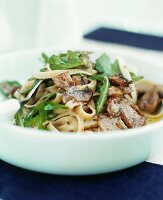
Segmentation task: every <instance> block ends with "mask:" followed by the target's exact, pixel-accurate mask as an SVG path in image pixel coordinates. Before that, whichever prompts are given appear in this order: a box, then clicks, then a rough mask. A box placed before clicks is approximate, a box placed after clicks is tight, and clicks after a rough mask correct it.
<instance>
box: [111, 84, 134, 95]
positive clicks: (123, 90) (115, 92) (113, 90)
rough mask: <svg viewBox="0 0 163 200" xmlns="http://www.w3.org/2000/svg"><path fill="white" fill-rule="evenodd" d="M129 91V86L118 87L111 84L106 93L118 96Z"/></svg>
mask: <svg viewBox="0 0 163 200" xmlns="http://www.w3.org/2000/svg"><path fill="white" fill-rule="evenodd" d="M131 92H132V89H131V88H130V87H123V88H119V87H115V86H111V87H110V88H109V90H108V95H109V96H112V97H119V96H123V95H125V94H130V93H131Z"/></svg>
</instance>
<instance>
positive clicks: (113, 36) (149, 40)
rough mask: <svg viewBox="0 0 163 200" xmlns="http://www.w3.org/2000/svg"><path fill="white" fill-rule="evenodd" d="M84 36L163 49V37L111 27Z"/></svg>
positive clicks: (140, 46)
mask: <svg viewBox="0 0 163 200" xmlns="http://www.w3.org/2000/svg"><path fill="white" fill-rule="evenodd" d="M84 38H86V39H91V40H98V41H103V42H111V43H116V44H123V45H128V46H134V47H139V48H145V49H152V50H163V37H159V36H154V35H147V34H141V33H134V32H129V31H124V30H117V29H111V28H99V29H96V30H94V31H92V32H90V33H88V34H86V35H84Z"/></svg>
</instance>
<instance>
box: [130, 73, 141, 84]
mask: <svg viewBox="0 0 163 200" xmlns="http://www.w3.org/2000/svg"><path fill="white" fill-rule="evenodd" d="M130 75H131V78H132V80H133V81H134V82H136V81H140V80H141V79H143V78H144V77H143V76H139V75H136V74H134V73H133V72H130Z"/></svg>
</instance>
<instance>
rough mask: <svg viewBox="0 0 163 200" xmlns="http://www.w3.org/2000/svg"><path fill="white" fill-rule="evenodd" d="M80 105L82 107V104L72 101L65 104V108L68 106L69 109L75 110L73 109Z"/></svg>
mask: <svg viewBox="0 0 163 200" xmlns="http://www.w3.org/2000/svg"><path fill="white" fill-rule="evenodd" d="M79 105H80V102H77V101H74V100H70V101H68V102H67V103H66V104H65V106H67V107H68V108H69V109H73V108H75V107H76V106H79Z"/></svg>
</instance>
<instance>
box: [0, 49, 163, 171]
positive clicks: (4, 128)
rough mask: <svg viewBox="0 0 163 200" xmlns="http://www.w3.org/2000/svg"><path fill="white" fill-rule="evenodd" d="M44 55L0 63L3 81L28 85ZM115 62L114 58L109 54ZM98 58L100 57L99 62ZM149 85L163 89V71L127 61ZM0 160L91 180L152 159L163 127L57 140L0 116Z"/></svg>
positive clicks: (22, 55)
mask: <svg viewBox="0 0 163 200" xmlns="http://www.w3.org/2000/svg"><path fill="white" fill-rule="evenodd" d="M41 52H42V51H40V50H37V51H24V52H21V53H16V54H12V55H7V56H3V57H1V58H0V70H1V73H0V81H2V80H5V79H11V80H14V79H16V80H20V81H22V80H23V81H25V80H26V79H27V78H29V77H30V75H32V74H33V73H35V72H37V71H38V70H39V69H40V67H41V64H40V61H39V60H38V58H39V57H40V54H41ZM106 53H108V54H109V55H111V57H115V55H112V54H111V53H110V52H106ZM98 55H99V53H97V54H95V58H96V57H97V56H98ZM124 58H125V60H126V62H127V63H129V64H132V65H134V66H136V67H137V68H138V70H139V72H140V74H143V75H144V76H145V78H146V79H150V80H154V81H156V82H157V83H162V74H163V67H162V66H161V65H160V64H158V63H157V64H156V63H155V62H149V61H147V60H144V59H139V58H138V57H131V56H125V57H124ZM0 118H1V119H0V120H1V122H0V158H1V159H2V160H4V161H7V162H9V163H11V164H13V165H16V166H19V167H22V168H26V169H30V170H34V171H39V172H45V173H52V174H53V173H54V174H67V175H86V174H98V173H105V172H112V171H116V170H120V169H124V168H127V167H131V166H134V165H136V164H138V163H141V162H143V161H145V160H146V159H147V158H148V157H149V155H150V149H151V140H152V133H156V132H159V131H160V130H161V129H162V128H163V122H158V123H155V124H153V125H148V126H145V127H142V128H138V129H131V130H127V131H118V132H113V133H105V132H104V133H101V134H72V133H71V134H70V133H69V134H63V133H61V134H56V133H52V132H46V131H38V130H34V129H24V128H21V127H16V126H14V125H12V122H11V119H10V117H8V116H6V117H4V116H3V117H2V116H1V115H0Z"/></svg>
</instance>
